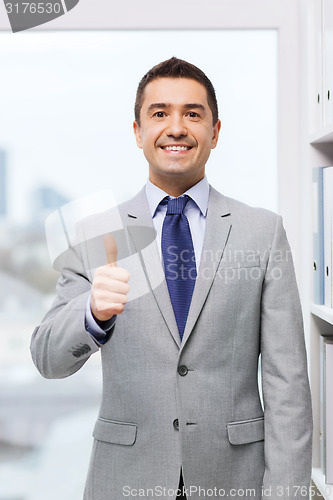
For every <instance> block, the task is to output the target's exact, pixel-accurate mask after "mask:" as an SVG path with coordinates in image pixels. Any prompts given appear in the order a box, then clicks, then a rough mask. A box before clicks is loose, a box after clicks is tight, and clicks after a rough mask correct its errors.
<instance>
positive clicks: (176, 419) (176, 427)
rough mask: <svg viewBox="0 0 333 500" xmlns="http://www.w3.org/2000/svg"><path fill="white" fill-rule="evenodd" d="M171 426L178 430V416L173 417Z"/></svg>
mask: <svg viewBox="0 0 333 500" xmlns="http://www.w3.org/2000/svg"><path fill="white" fill-rule="evenodd" d="M173 426H174V428H175V429H176V431H179V420H178V418H175V420H174V421H173Z"/></svg>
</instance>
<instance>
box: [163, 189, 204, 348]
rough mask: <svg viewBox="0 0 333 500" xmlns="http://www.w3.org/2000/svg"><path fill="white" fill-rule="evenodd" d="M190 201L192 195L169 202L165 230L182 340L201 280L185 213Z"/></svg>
mask: <svg viewBox="0 0 333 500" xmlns="http://www.w3.org/2000/svg"><path fill="white" fill-rule="evenodd" d="M188 200H189V197H188V196H181V197H179V198H173V199H170V198H169V199H168V207H167V212H166V216H165V218H164V222H163V227H162V256H163V263H164V272H165V278H166V281H167V285H168V289H169V294H170V299H171V303H172V306H173V310H174V313H175V317H176V321H177V325H178V330H179V335H180V338H181V339H182V338H183V333H184V330H185V325H186V320H187V315H188V311H189V309H190V305H191V300H192V294H193V289H194V285H195V280H196V277H197V270H196V265H195V254H194V249H193V242H192V237H191V231H190V226H189V223H188V220H187V217H186V215H184V214H183V210H184V208H185V205H186V203H187V202H188Z"/></svg>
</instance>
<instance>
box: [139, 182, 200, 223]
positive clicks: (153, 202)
mask: <svg viewBox="0 0 333 500" xmlns="http://www.w3.org/2000/svg"><path fill="white" fill-rule="evenodd" d="M184 194H187V195H188V196H190V198H192V200H193V201H194V202H195V203H196V205H197V206H198V207H199V209H200V211H201V213H202V215H203V216H204V217H206V214H207V209H208V200H209V184H208V180H207V177H206V176H205V177H204V178H203V179H201V181H199V182H198V183H197V184H195V185H194V186H192V187H191V188H190V189H188V190H187V191H186V192H185V193H184ZM146 196H147V201H148V206H149V210H150V213H151V216H152V218H154V216H155V213H156V210H157V207H158V205H159V204H160V203H161V201H162V200H163V198H165V197H166V196H169V195H168V193H166V192H165V191H163V190H162V189H160V188H159V187H157V186H155V184H153V183H152V182H150V180H149V179H148V180H147V183H146Z"/></svg>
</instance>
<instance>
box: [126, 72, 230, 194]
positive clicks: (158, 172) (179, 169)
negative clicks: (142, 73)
mask: <svg viewBox="0 0 333 500" xmlns="http://www.w3.org/2000/svg"><path fill="white" fill-rule="evenodd" d="M140 118H141V124H140V126H139V125H138V124H137V123H136V122H134V132H135V135H136V142H137V145H138V146H139V148H142V149H143V152H144V155H145V157H146V159H147V161H148V163H149V178H150V180H151V182H152V183H153V184H155V185H157V186H158V187H160V188H161V189H164V188H165V187H166V186H168V185H170V183H171V184H172V183H177V182H178V183H179V184H180V185H182V186H187V188H188V187H191V186H193V185H194V184H196V183H197V182H199V181H200V180H201V179H202V178H203V177H204V174H205V165H206V162H207V160H208V158H209V155H210V151H211V149H213V148H215V146H216V144H217V140H218V135H219V130H220V122H219V121H218V123H217V124H216V125H215V126H213V115H212V112H211V109H210V107H209V105H208V101H207V92H206V89H205V87H204V86H203V85H201V84H200V83H199V82H197V81H196V80H192V79H189V78H157V79H155V80H153V81H152V82H150V83H149V84H148V85H147V86H146V88H145V92H144V100H143V104H142V108H141V113H140ZM164 190H165V189H164Z"/></svg>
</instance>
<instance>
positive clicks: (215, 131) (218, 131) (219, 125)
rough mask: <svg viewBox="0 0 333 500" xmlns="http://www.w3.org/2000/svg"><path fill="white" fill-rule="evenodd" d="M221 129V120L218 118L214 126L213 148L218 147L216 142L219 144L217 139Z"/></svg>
mask: <svg viewBox="0 0 333 500" xmlns="http://www.w3.org/2000/svg"><path fill="white" fill-rule="evenodd" d="M220 130H221V121H220V120H217V122H216V124H215V125H214V128H213V137H212V144H211V148H212V149H214V148H216V144H217V141H218V138H219V133H220Z"/></svg>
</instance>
